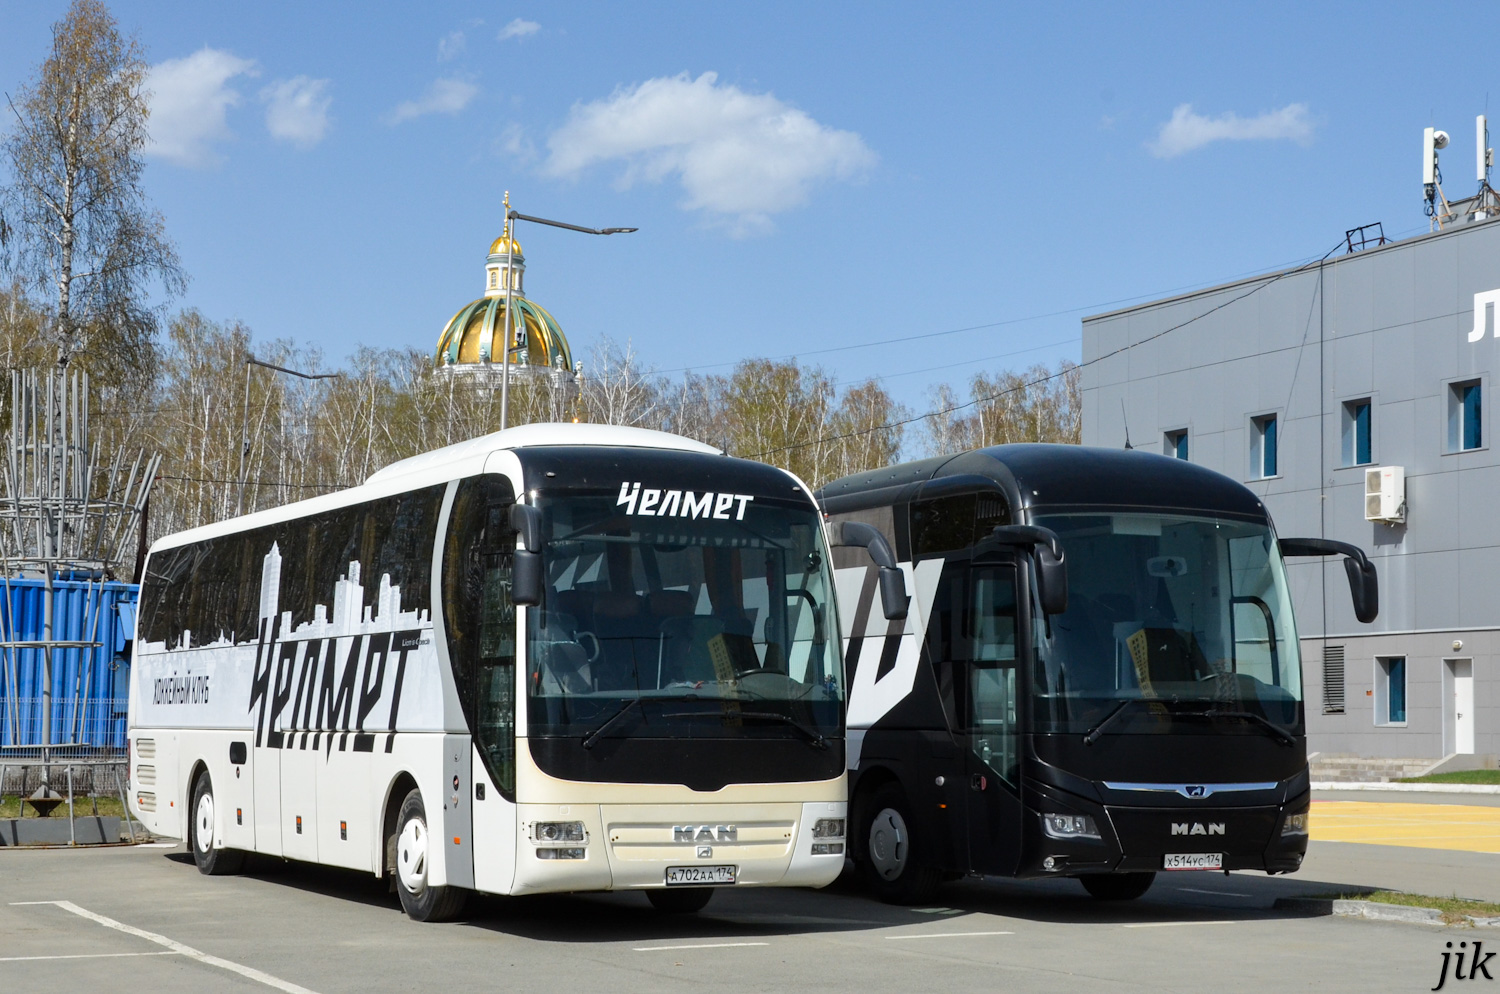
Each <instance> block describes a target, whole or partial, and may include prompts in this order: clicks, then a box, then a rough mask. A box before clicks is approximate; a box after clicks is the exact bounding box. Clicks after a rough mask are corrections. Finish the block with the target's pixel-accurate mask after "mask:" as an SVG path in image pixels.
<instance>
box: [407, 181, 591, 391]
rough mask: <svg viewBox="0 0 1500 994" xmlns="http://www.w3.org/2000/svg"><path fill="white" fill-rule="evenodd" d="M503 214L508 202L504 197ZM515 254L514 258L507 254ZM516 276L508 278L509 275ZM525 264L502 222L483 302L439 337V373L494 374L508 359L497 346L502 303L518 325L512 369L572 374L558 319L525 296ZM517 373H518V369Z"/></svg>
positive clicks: (501, 333)
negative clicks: (512, 309) (487, 371)
mask: <svg viewBox="0 0 1500 994" xmlns="http://www.w3.org/2000/svg"><path fill="white" fill-rule="evenodd" d="M505 207H506V211H507V213H509V210H510V196H509V194H507V195H506V203H505ZM511 249H514V252H515V254H514V257H512V256H511V254H510V251H511ZM512 269H513V270H514V272H513V273H512V272H511V270H512ZM525 276H526V259H525V257H524V256H523V255H522V254H521V246H520V244H519V243H518V242H516V241H515V240H514V237H513V236H512V234H511V225H510V223H509V221H507V222H506V225H505V230H504V231H503V232H502V233H501V235H500V237H499V238H497V239H495V240H494V242H492V243H491V244H490V251H489V254H488V256H487V257H486V259H485V265H484V296H483V297H480V298H479V299H478V300H475V301H472V302H471V303H469V304H467V305H465V306H464V307H462V308H460V309H459V311H458V313H456V314H454V315H453V317H452V318H450V319H449V320H448V323H447V324H446V325H444V327H443V333H442V334H441V335H440V336H439V337H438V345H437V352H436V354H435V355H434V356H433V364H434V365H435V366H437V367H438V368H440V369H450V370H455V371H457V370H465V371H471V372H481V371H483V370H485V369H489V368H491V364H494V365H493V368H494V369H496V370H498V369H499V368H500V367H499V363H500V362H502V361H503V358H502V357H503V356H504V355H505V354H506V352H505V348H504V346H503V345H502V344H501V340H502V339H503V338H504V337H505V336H506V327H507V325H510V324H512V322H507V321H506V298H507V294H509V297H510V300H511V302H512V303H513V305H514V307H515V313H516V320H515V321H514V322H513V330H512V332H511V335H510V346H511V348H510V352H509V356H510V362H511V366H512V367H530V368H531V369H534V370H537V371H541V370H551V371H553V372H557V371H565V372H566V373H568V374H570V375H571V374H574V373H575V372H576V370H575V367H574V365H573V351H572V349H570V348H569V347H568V340H567V338H566V337H565V336H564V335H563V333H562V328H560V327H558V324H557V319H556V318H554V317H553V316H552V315H551V314H549V313H547V310H546V309H545V308H543V307H541V306H540V305H538V304H537V303H535V302H534V301H531V300H527V299H526V296H525V290H526V284H525ZM516 372H520V369H519V368H517V369H516Z"/></svg>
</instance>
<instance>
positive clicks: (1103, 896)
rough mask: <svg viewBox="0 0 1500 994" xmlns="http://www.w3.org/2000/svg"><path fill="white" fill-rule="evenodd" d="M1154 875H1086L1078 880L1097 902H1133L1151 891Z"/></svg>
mask: <svg viewBox="0 0 1500 994" xmlns="http://www.w3.org/2000/svg"><path fill="white" fill-rule="evenodd" d="M1155 879H1156V874H1155V873H1087V874H1084V875H1083V876H1081V877H1079V878H1078V882H1079V883H1081V884H1083V889H1084V890H1086V891H1088V892H1089V893H1090V894H1091V895H1093V897H1094V899H1095V900H1098V901H1134V900H1135V899H1136V898H1138V897H1140V896H1141V895H1142V894H1144V893H1146V891H1148V890H1150V889H1151V882H1152V881H1153V880H1155Z"/></svg>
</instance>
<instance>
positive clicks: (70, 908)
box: [11, 901, 316, 994]
mask: <svg viewBox="0 0 1500 994" xmlns="http://www.w3.org/2000/svg"><path fill="white" fill-rule="evenodd" d="M11 904H12V905H27V904H51V905H55V906H57V907H59V908H62V909H63V910H64V911H67V912H70V913H72V914H75V915H77V916H78V917H80V918H87V919H88V920H89V921H91V922H97V923H98V924H100V925H103V926H104V927H105V928H112V929H114V930H115V931H117V932H124V933H125V934H126V935H134V936H137V937H139V938H142V939H145V940H146V941H147V942H154V943H156V944H157V945H158V946H165V947H167V948H168V949H170V950H171V951H172V952H174V953H180V954H181V955H183V956H186V957H188V958H189V959H195V960H197V961H198V962H200V963H203V964H205V965H207V966H216V967H218V968H219V969H221V970H228V971H229V972H230V973H237V974H239V975H240V976H242V977H246V978H248V979H250V980H254V981H255V982H256V983H260V984H265V985H266V986H267V987H274V988H276V989H277V990H279V991H286V994H316V992H315V991H310V990H308V989H307V988H306V987H300V986H298V985H297V984H294V983H292V982H291V981H289V980H282V979H281V978H280V977H273V976H271V975H270V974H269V973H264V972H262V971H260V970H257V969H255V968H254V967H253V966H245V965H244V964H242V963H236V962H234V961H233V960H227V959H222V958H220V957H218V956H210V955H209V954H208V953H205V952H202V951H201V950H198V949H194V948H193V947H192V946H187V945H183V944H182V943H181V942H178V941H177V940H175V939H169V938H167V937H166V936H165V935H157V934H156V933H155V932H147V931H146V930H145V929H143V928H136V927H135V926H133V925H126V924H125V923H124V922H117V921H115V920H114V919H113V918H106V917H105V916H104V915H101V914H99V913H98V912H94V911H90V910H88V909H87V908H80V907H79V906H78V905H76V904H74V903H73V902H72V901H12V902H11Z"/></svg>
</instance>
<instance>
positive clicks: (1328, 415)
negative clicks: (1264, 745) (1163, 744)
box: [1083, 203, 1500, 769]
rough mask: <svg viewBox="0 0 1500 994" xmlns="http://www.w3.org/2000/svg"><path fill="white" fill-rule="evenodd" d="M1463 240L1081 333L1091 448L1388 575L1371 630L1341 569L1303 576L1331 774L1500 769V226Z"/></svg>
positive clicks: (1430, 242)
mask: <svg viewBox="0 0 1500 994" xmlns="http://www.w3.org/2000/svg"><path fill="white" fill-rule="evenodd" d="M1444 206H1445V207H1446V206H1447V205H1446V203H1445V204H1444ZM1455 213H1456V214H1457V216H1453V215H1454V214H1455ZM1448 221H1449V223H1448V224H1447V225H1446V226H1445V227H1444V228H1443V229H1442V230H1439V231H1435V232H1433V233H1432V234H1428V235H1423V236H1421V237H1417V238H1411V239H1407V240H1404V241H1400V242H1392V243H1384V244H1378V245H1374V246H1370V247H1365V248H1363V249H1362V250H1359V251H1348V252H1347V253H1345V252H1344V249H1342V248H1341V249H1340V253H1341V254H1338V255H1334V256H1330V257H1328V258H1327V259H1326V260H1324V261H1322V262H1315V263H1312V264H1309V265H1307V266H1304V267H1299V268H1295V269H1289V270H1284V271H1281V272H1275V273H1267V274H1265V275H1262V276H1257V277H1254V278H1251V279H1246V280H1240V281H1238V282H1234V283H1229V284H1225V285H1223V286H1217V287H1214V288H1212V289H1208V290H1202V291H1199V292H1195V293H1190V294H1184V295H1182V296H1177V297H1172V298H1169V299H1166V300H1159V301H1155V302H1153V303H1149V304H1142V305H1140V306H1136V307H1130V308H1127V309H1124V310H1118V311H1112V312H1110V313H1107V314H1100V315H1096V316H1093V317H1089V318H1086V319H1085V320H1084V322H1083V405H1084V406H1083V441H1084V443H1085V444H1088V445H1103V446H1111V447H1120V446H1123V445H1125V444H1126V440H1127V435H1126V432H1127V426H1128V432H1129V442H1130V443H1131V444H1132V445H1133V446H1134V447H1135V448H1138V449H1151V450H1153V451H1159V452H1163V453H1165V454H1167V455H1175V456H1179V457H1181V458H1186V459H1190V460H1192V461H1193V462H1197V463H1201V464H1202V465H1204V466H1208V467H1210V468H1212V469H1215V470H1218V471H1219V472H1221V473H1225V474H1227V475H1229V476H1232V477H1234V478H1235V479H1238V480H1243V481H1244V482H1245V484H1246V485H1247V486H1248V487H1250V489H1252V490H1253V491H1255V492H1256V493H1257V494H1259V495H1261V496H1262V497H1263V499H1264V500H1265V503H1266V506H1267V507H1268V508H1269V510H1270V512H1271V514H1272V516H1273V517H1274V519H1275V522H1276V528H1277V531H1278V533H1279V534H1280V535H1282V536H1283V537H1326V538H1331V539H1338V540H1341V541H1345V542H1352V543H1355V544H1357V545H1359V546H1360V547H1361V548H1363V549H1364V550H1365V551H1366V552H1367V553H1368V554H1369V555H1370V557H1371V559H1372V560H1373V561H1374V563H1375V564H1376V567H1377V569H1378V571H1379V575H1380V585H1381V591H1380V617H1379V618H1378V620H1377V621H1376V622H1375V623H1374V624H1372V625H1361V624H1359V623H1358V622H1357V621H1356V620H1355V618H1354V614H1353V610H1352V607H1351V604H1350V598H1349V592H1348V585H1347V581H1346V579H1345V575H1344V570H1343V566H1342V563H1341V561H1340V560H1338V559H1336V558H1333V559H1327V560H1305V559H1304V560H1293V561H1292V563H1291V565H1290V567H1289V577H1290V582H1291V585H1292V589H1293V594H1294V598H1295V601H1294V603H1295V606H1296V613H1297V623H1298V634H1299V637H1300V639H1301V644H1302V658H1303V673H1304V681H1305V688H1304V689H1305V697H1306V702H1307V728H1308V748H1309V750H1310V751H1316V752H1319V753H1322V754H1324V755H1325V756H1328V755H1346V756H1362V757H1372V758H1373V757H1384V758H1390V759H1409V760H1412V761H1413V762H1412V763H1411V764H1409V765H1410V767H1413V768H1414V767H1418V766H1427V767H1431V766H1432V765H1433V764H1435V763H1437V762H1438V761H1439V760H1443V759H1444V758H1445V757H1448V761H1447V762H1446V763H1444V764H1443V766H1442V768H1445V769H1451V768H1473V767H1486V766H1494V765H1495V756H1496V754H1497V753H1500V445H1497V444H1496V441H1497V440H1500V439H1497V433H1500V423H1497V422H1496V421H1495V419H1494V417H1493V415H1492V414H1491V413H1490V411H1491V409H1492V407H1493V405H1492V404H1487V403H1485V399H1486V395H1487V394H1488V395H1490V396H1493V392H1494V391H1497V390H1500V382H1496V373H1497V371H1500V337H1497V336H1500V313H1496V311H1497V310H1500V218H1493V219H1492V218H1491V217H1490V216H1489V215H1488V212H1482V213H1481V214H1479V215H1472V216H1471V215H1465V214H1462V213H1457V212H1450V216H1449V218H1448ZM1351 244H1352V246H1358V244H1359V242H1358V241H1354V242H1352V243H1351ZM1371 470H1385V472H1382V473H1372V472H1370V471H1371ZM1403 484H1404V491H1403ZM1418 760H1420V761H1421V762H1417V761H1418Z"/></svg>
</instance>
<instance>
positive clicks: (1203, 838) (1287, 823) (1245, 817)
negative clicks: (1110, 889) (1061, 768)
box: [1018, 793, 1309, 877]
mask: <svg viewBox="0 0 1500 994" xmlns="http://www.w3.org/2000/svg"><path fill="white" fill-rule="evenodd" d="M1038 800H1039V802H1040V809H1033V810H1028V811H1026V813H1025V817H1026V819H1027V821H1028V822H1029V823H1030V824H1029V825H1028V826H1027V828H1026V832H1025V836H1026V838H1025V843H1024V844H1023V847H1022V851H1023V854H1024V856H1023V859H1022V861H1021V866H1020V867H1019V873H1018V875H1019V876H1023V877H1045V876H1077V875H1079V874H1084V873H1140V872H1157V871H1178V870H1181V871H1189V870H1199V871H1202V870H1210V871H1221V872H1222V871H1228V870H1262V871H1264V872H1266V873H1292V872H1295V871H1296V870H1298V869H1299V868H1300V867H1301V866H1302V860H1303V857H1304V856H1305V855H1306V853H1307V840H1308V836H1307V812H1308V800H1309V795H1308V794H1306V793H1304V794H1302V795H1301V796H1299V797H1295V798H1292V799H1291V800H1289V801H1287V802H1286V803H1284V804H1253V805H1244V806H1231V805H1192V806H1180V807H1179V806H1149V807H1147V806H1126V805H1116V804H1093V803H1088V802H1085V801H1083V799H1081V798H1077V797H1073V796H1069V797H1068V798H1067V801H1066V802H1060V799H1058V800H1053V799H1050V798H1046V797H1043V798H1039V799H1038ZM1058 808H1062V809H1063V810H1062V811H1061V812H1060V813H1063V814H1073V815H1085V816H1087V817H1088V818H1089V819H1090V820H1091V822H1090V823H1091V825H1092V827H1093V828H1094V829H1096V830H1097V836H1098V837H1097V838H1087V837H1074V838H1057V837H1055V836H1056V833H1055V832H1051V833H1049V832H1048V830H1047V820H1046V815H1048V814H1053V813H1059V812H1057V810H1056V809H1058Z"/></svg>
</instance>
